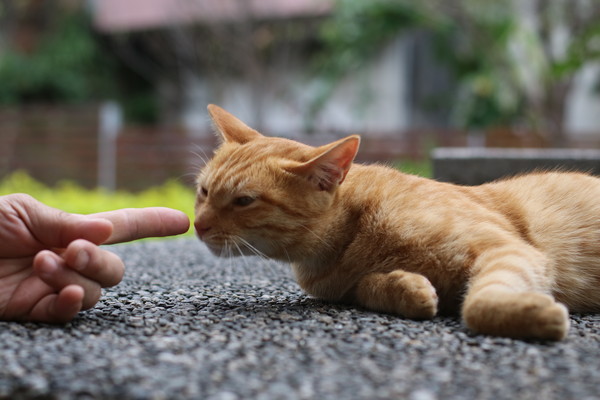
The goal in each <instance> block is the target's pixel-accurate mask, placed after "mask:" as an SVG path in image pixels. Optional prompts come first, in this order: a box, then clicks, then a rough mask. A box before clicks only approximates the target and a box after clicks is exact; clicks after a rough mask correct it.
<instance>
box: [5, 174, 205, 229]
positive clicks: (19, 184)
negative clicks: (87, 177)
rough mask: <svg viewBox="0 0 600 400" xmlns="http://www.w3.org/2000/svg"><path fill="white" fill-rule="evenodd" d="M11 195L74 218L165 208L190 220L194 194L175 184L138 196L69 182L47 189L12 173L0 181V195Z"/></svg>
mask: <svg viewBox="0 0 600 400" xmlns="http://www.w3.org/2000/svg"><path fill="white" fill-rule="evenodd" d="M11 193H27V194H29V195H31V196H33V197H35V198H36V199H37V200H39V201H41V202H42V203H45V204H47V205H49V206H51V207H55V208H59V209H61V210H64V211H67V212H71V213H77V214H92V213H96V212H101V211H109V210H115V209H118V208H132V207H133V208H140V207H169V208H174V209H176V210H181V211H183V212H185V213H186V214H187V215H188V216H189V217H190V219H193V206H194V201H195V193H194V191H193V190H192V189H190V188H189V187H186V186H184V185H183V184H181V183H180V182H177V181H175V180H170V181H167V182H166V183H164V184H163V185H161V186H157V187H153V188H150V189H146V190H144V191H142V192H139V193H130V192H126V191H116V192H108V191H106V190H103V189H92V190H89V189H84V188H82V187H81V186H78V185H76V184H74V183H73V182H70V181H64V182H60V183H59V184H58V185H56V187H48V186H46V185H44V184H42V183H40V182H38V181H36V180H35V179H33V178H32V177H30V176H29V175H28V174H27V173H26V172H23V171H17V172H14V173H13V174H11V175H9V176H7V177H6V178H5V179H4V180H2V181H0V195H6V194H11ZM191 233H192V232H188V234H191Z"/></svg>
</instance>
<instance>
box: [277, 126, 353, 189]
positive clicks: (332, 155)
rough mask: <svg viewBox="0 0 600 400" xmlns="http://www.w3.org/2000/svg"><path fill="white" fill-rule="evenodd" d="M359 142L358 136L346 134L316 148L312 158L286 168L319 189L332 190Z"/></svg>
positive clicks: (347, 165) (349, 165) (342, 179)
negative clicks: (315, 154) (342, 137)
mask: <svg viewBox="0 0 600 400" xmlns="http://www.w3.org/2000/svg"><path fill="white" fill-rule="evenodd" d="M359 144H360V136H358V135H352V136H348V137H346V138H344V139H340V140H338V141H336V142H333V143H331V144H328V145H325V146H322V147H319V148H317V149H316V150H317V154H318V155H317V156H316V157H314V158H313V159H312V160H310V161H307V162H305V163H303V164H300V165H296V166H293V167H290V168H287V170H288V171H290V172H292V173H294V174H297V175H300V176H303V177H305V178H306V179H308V180H309V181H310V182H312V183H313V184H315V186H316V187H317V188H318V189H319V190H326V191H332V190H333V189H334V188H336V187H337V186H338V185H340V184H341V183H342V182H343V181H344V179H345V178H346V174H348V171H349V170H350V167H351V166H352V161H354V157H356V153H357V152H358V146H359Z"/></svg>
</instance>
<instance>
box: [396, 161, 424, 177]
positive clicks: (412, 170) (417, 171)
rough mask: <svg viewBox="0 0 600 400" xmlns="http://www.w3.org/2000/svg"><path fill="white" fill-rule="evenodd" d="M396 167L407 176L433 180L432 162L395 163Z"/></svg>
mask: <svg viewBox="0 0 600 400" xmlns="http://www.w3.org/2000/svg"><path fill="white" fill-rule="evenodd" d="M394 167H395V168H396V169H399V170H400V171H402V172H404V173H406V174H411V175H417V176H422V177H424V178H431V177H432V176H433V165H431V161H430V160H420V161H413V160H402V161H398V162H397V163H395V164H394Z"/></svg>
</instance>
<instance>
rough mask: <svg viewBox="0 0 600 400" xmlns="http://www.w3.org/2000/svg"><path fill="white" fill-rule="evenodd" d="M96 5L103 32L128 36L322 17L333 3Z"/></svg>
mask: <svg viewBox="0 0 600 400" xmlns="http://www.w3.org/2000/svg"><path fill="white" fill-rule="evenodd" d="M93 5H94V6H93V9H94V13H93V14H94V23H95V25H96V27H97V28H98V29H99V30H101V31H105V32H124V31H134V30H145V29H155V28H160V27H164V26H169V25H173V24H180V23H191V22H197V21H231V20H239V19H243V18H260V19H288V18H297V17H314V16H321V15H327V14H329V13H330V12H331V9H332V8H333V0H95V1H94V2H93Z"/></svg>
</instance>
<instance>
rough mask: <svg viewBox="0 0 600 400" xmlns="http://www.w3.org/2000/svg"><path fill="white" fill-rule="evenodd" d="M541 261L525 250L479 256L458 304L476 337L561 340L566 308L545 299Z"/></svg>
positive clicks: (565, 326)
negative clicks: (465, 291)
mask: <svg viewBox="0 0 600 400" xmlns="http://www.w3.org/2000/svg"><path fill="white" fill-rule="evenodd" d="M546 268H547V260H546V258H545V257H544V256H543V255H542V254H541V253H539V252H538V251H537V250H535V249H534V248H531V247H529V246H504V247H498V248H494V249H490V250H487V251H486V252H484V253H482V254H481V255H480V256H479V257H478V259H477V260H476V263H475V265H474V268H473V277H472V279H471V281H470V285H469V289H468V292H467V295H466V298H465V301H464V303H463V308H462V316H463V319H464V321H465V323H466V325H467V327H468V328H469V329H471V330H472V331H474V332H477V333H483V334H489V335H496V336H506V337H513V338H538V339H547V340H561V339H563V338H564V337H565V336H566V335H567V332H568V329H569V315H568V311H567V308H566V307H565V306H564V305H562V304H560V303H557V302H556V301H555V300H554V298H553V297H552V296H550V295H549V294H548V293H550V286H551V282H550V279H551V278H550V277H549V276H548V271H547V270H546Z"/></svg>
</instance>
